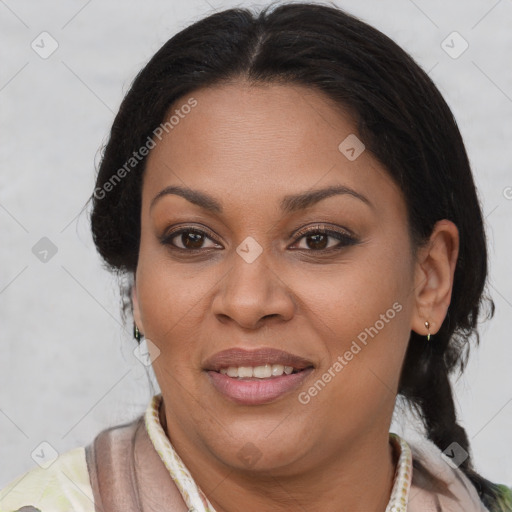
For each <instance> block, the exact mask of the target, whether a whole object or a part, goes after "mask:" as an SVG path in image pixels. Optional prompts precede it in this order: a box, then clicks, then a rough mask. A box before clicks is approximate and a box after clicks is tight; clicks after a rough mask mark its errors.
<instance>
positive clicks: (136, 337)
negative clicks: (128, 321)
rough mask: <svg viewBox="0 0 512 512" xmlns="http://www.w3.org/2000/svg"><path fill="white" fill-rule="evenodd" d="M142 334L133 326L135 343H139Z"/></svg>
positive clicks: (135, 325)
mask: <svg viewBox="0 0 512 512" xmlns="http://www.w3.org/2000/svg"><path fill="white" fill-rule="evenodd" d="M141 336H142V334H141V332H140V331H139V328H138V327H137V324H133V337H134V338H135V339H136V340H137V342H139V343H140V338H141Z"/></svg>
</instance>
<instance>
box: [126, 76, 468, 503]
mask: <svg viewBox="0 0 512 512" xmlns="http://www.w3.org/2000/svg"><path fill="white" fill-rule="evenodd" d="M191 96H193V97H194V98H195V99H196V100H197V102H198V104H197V106H196V107H195V108H194V109H193V110H192V111H191V113H190V114H188V115H187V116H186V117H184V119H182V120H180V123H179V124H178V125H176V126H175V127H174V129H173V130H172V131H170V132H169V134H167V135H165V136H164V137H163V139H162V140H161V141H159V142H158V143H157V145H156V147H155V148H154V149H152V150H151V152H150V155H149V157H148V161H147V166H146V170H145V176H144V182H143V190H142V210H141V243H140V253H139V262H138V267H137V270H136V275H135V278H136V279H135V286H134V288H133V295H132V298H133V306H134V319H135V322H136V324H137V325H138V327H139V329H140V330H141V332H143V333H144V335H145V336H146V337H147V338H148V339H149V340H151V341H152V342H153V343H154V344H155V345H156V347H158V350H159V351H160V353H159V355H158V357H156V359H155V360H154V361H153V368H154V371H155V374H156V377H157V380H158V383H159V385H160V388H161V390H162V395H163V398H164V404H165V407H164V408H163V409H162V411H161V419H162V422H163V423H164V424H165V428H166V432H167V434H168V436H169V438H170V439H171V441H172V443H173V446H174V447H175V449H176V451H177V452H178V454H179V455H180V456H181V458H182V459H183V461H184V463H185V464H186V466H187V467H188V468H189V470H190V472H191V474H192V475H193V477H194V479H195V481H196V483H197V484H198V486H199V487H200V488H201V489H202V490H203V491H204V493H205V494H206V496H207V497H208V498H209V500H210V501H211V502H212V504H213V505H214V507H215V508H216V510H217V511H218V512H235V511H236V512H238V511H239V510H240V509H241V504H243V510H245V511H248V512H252V511H254V512H256V511H258V512H259V511H261V510H266V511H270V512H273V511H276V512H277V511H288V510H301V511H308V512H309V511H313V510H315V511H318V510H322V511H324V512H330V511H332V512H334V511H336V512H339V511H340V510H346V511H366V512H368V511H375V512H382V511H383V510H384V509H385V507H386V505H387V503H388V501H389V497H390V492H391V489H392V484H393V477H394V471H395V467H396V460H395V458H394V453H393V450H392V448H391V445H390V444H389V439H388V432H389V429H390V423H391V416H392V412H393V408H394V403H395V398H396V394H397V389H398V382H399V376H400V369H401V366H402V363H403V360H404V355H405V351H406V348H407V344H408V340H409V336H410V331H411V330H414V331H416V332H418V333H420V334H424V335H426V334H427V329H426V327H425V325H424V324H425V321H426V320H428V321H429V322H430V333H431V334H432V335H434V334H435V333H436V332H437V330H438V329H439V326H440V325H441V323H442V321H443V319H444V318H445V316H446V312H447V309H448V305H449V303H450V298H451V292H452V284H453V273H454V269H455V263H456V259H457V254H458V243H459V242H458V231H457V228H456V226H455V225H454V224H453V223H452V222H450V221H447V220H442V221H440V222H438V223H437V224H436V226H435V228H434V230H433V233H432V235H431V237H430V240H429V241H428V243H427V244H426V245H425V246H424V247H422V248H420V249H419V250H418V251H417V253H416V255H415V254H414V252H413V250H412V249H413V248H412V246H411V240H410V238H409V232H408V227H407V216H406V207H405V202H404V199H403V196H402V193H401V191H400V189H399V188H398V187H397V185H395V183H394V182H393V181H392V179H391V178H390V177H389V175H388V174H387V172H386V170H385V168H384V167H383V166H382V165H381V164H380V163H379V162H378V161H377V160H376V159H374V158H373V156H372V155H371V154H370V152H369V151H368V150H366V151H363V153H362V154H361V155H360V156H359V157H358V158H357V159H355V160H354V161H350V160H349V159H348V158H346V156H345V155H344V154H342V153H341V152H340V151H339V150H338V145H339V144H340V142H341V141H342V140H344V139H345V137H347V136H348V135H349V134H352V133H356V128H355V124H354V122H353V119H351V118H350V116H349V115H348V114H344V113H343V111H341V110H340V109H339V108H337V107H336V106H335V105H334V104H333V103H331V102H330V100H329V99H328V98H327V97H325V96H323V95H322V94H321V93H319V92H316V91H314V90H311V89H308V88H306V87H303V86H295V85H282V84H280V85H264V86H262V85H258V86H254V85H249V84H247V83H245V82H234V83H229V84H223V85H220V86H215V87H211V88H205V89H201V90H197V91H195V92H194V94H191ZM186 100H187V98H185V99H183V100H180V101H178V102H177V103H176V105H174V108H179V105H181V104H184V103H185V102H186ZM170 185H181V186H186V187H189V188H192V189H197V190H200V191H203V192H207V193H208V194H210V195H212V196H214V197H215V198H216V199H217V201H219V202H220V203H221V204H222V207H223V213H216V214H215V213H212V212H209V211H206V210H204V209H202V208H200V207H199V206H197V205H194V204H192V203H191V202H189V201H187V200H186V199H185V198H183V197H180V196H177V195H165V196H162V197H161V198H160V199H158V200H157V201H156V202H155V203H154V205H153V207H152V208H151V207H150V205H151V202H152V200H153V199H154V198H155V196H156V195H157V194H158V193H159V192H160V191H161V190H163V189H164V188H166V187H168V186H170ZM328 185H344V186H347V187H350V188H352V189H354V190H355V191H357V192H358V193H360V194H363V195H364V196H365V197H366V198H367V199H368V200H369V201H370V202H371V206H369V205H367V204H366V203H365V202H363V201H361V200H360V199H358V198H356V197H354V196H352V195H348V194H344V195H334V196H331V197H329V198H327V199H323V200H322V201H320V202H318V203H316V204H314V205H313V206H311V207H310V208H308V209H306V210H302V211H298V212H295V213H292V214H286V215H285V214H283V213H282V212H281V211H280V207H279V204H280V201H281V199H282V197H283V196H285V195H288V194H295V193H299V192H305V191H308V190H310V189H313V188H314V189H316V188H323V187H325V186H328ZM317 223H325V224H326V226H325V227H326V228H327V229H333V230H338V231H341V232H344V230H346V229H348V230H350V231H351V232H352V233H353V234H354V235H355V236H356V238H357V242H358V243H356V244H354V245H341V248H340V250H338V251H331V252H330V253H328V251H326V250H324V251H322V250H319V249H318V247H319V248H320V249H322V248H324V247H335V246H339V245H340V242H339V240H337V239H336V238H333V237H331V236H329V238H327V239H322V238H321V237H320V240H315V238H314V237H313V238H312V235H311V234H310V235H308V236H303V235H302V236H301V237H297V236H296V235H295V233H297V231H298V230H299V229H300V228H304V227H306V228H309V227H310V228H313V229H314V227H315V224H317ZM176 226H179V227H185V226H192V227H196V228H199V229H202V230H203V231H204V228H206V229H207V230H209V231H210V232H211V235H214V237H213V236H210V233H207V234H206V235H205V237H204V238H203V239H202V243H201V242H196V244H195V245H192V247H198V248H199V249H200V251H199V252H200V254H199V255H195V256H192V255H191V253H190V252H185V251H187V250H188V251H190V249H186V248H185V249H183V250H182V251H181V252H179V250H173V249H172V248H171V247H172V246H170V245H165V244H162V243H161V241H160V239H159V237H162V236H163V235H164V234H166V233H169V231H170V228H172V227H176ZM248 236H251V237H252V238H254V239H255V240H256V241H257V242H258V243H259V245H260V246H261V248H262V250H263V252H262V253H261V255H260V256H259V257H258V258H257V259H256V260H255V261H254V262H252V263H247V262H246V261H245V260H244V259H243V258H241V257H240V256H239V255H238V253H237V252H236V248H237V247H238V246H239V245H240V244H241V243H242V241H244V239H245V238H246V237H248ZM189 238H190V237H189ZM184 240H185V242H186V241H187V236H186V235H185V236H182V235H177V236H175V237H174V239H173V240H172V241H173V243H174V244H175V245H176V246H177V247H182V248H183V247H184V243H185V242H184ZM315 242H316V245H315ZM169 243H170V242H169ZM322 243H325V245H321V244H322ZM297 249H299V250H297ZM201 251H202V252H201ZM394 303H399V304H400V305H401V306H402V309H401V311H400V312H398V313H396V315H395V316H394V318H393V319H392V320H389V321H388V322H387V323H385V326H384V328H381V329H380V330H379V332H378V334H377V335H374V337H373V338H371V337H369V338H368V343H367V345H366V346H363V348H362V350H361V351H360V352H358V353H357V355H355V356H354V357H353V359H352V360H351V361H349V362H347V364H346V365H345V366H344V367H343V369H342V370H341V371H340V372H338V373H337V374H336V376H335V377H334V378H332V380H331V381H330V382H329V383H328V384H327V385H326V386H325V387H324V388H323V389H322V390H321V391H320V392H319V393H318V394H317V395H316V396H314V397H312V398H311V400H310V402H309V403H307V404H303V403H301V402H300V401H299V400H298V394H299V392H301V391H307V390H308V389H309V388H310V387H311V386H312V385H313V384H314V382H316V381H317V380H318V379H319V378H321V376H322V375H323V374H324V373H326V372H328V370H329V368H330V367H332V365H333V363H334V362H335V361H336V360H337V358H338V356H343V355H344V354H345V352H346V351H347V350H348V349H349V348H350V346H351V343H352V342H353V340H356V339H357V336H358V334H360V333H361V332H362V331H364V330H365V328H367V327H369V326H374V325H375V323H376V321H377V320H379V318H381V316H380V315H381V314H385V313H386V311H387V310H389V309H390V308H392V305H393V304H394ZM425 343H426V338H425ZM232 347H243V348H248V349H253V348H261V347H274V348H278V349H282V350H285V351H288V352H292V353H294V354H297V355H299V356H301V357H304V358H306V359H309V360H311V361H312V362H313V364H314V366H315V369H314V371H313V373H312V374H311V375H310V376H309V377H308V379H307V380H306V381H305V383H304V384H303V385H302V386H301V388H300V389H298V390H295V391H293V392H291V393H288V394H286V395H284V396H282V397H280V398H279V399H278V400H276V401H274V402H272V403H268V404H264V405H258V406H247V405H238V404H236V403H234V402H232V401H230V400H229V399H227V398H226V397H224V396H222V395H220V394H219V393H218V392H217V391H216V390H215V389H214V388H213V386H212V385H211V383H210V380H209V378H208V375H207V374H206V373H205V372H204V371H203V370H202V367H203V363H204V361H205V360H206V359H207V358H208V357H210V356H212V355H213V354H215V353H216V352H218V351H221V350H224V349H228V348H232ZM155 354H156V351H155ZM248 442H250V443H252V445H253V446H254V447H255V448H253V449H254V450H256V451H257V453H258V454H259V459H258V460H257V461H256V463H255V464H254V465H252V466H249V465H248V464H247V463H246V462H244V460H242V459H241V458H239V453H240V450H243V447H244V446H246V444H247V443H248ZM245 449H247V447H246V448H245ZM242 453H243V451H242ZM369 489H371V492H368V490H369Z"/></svg>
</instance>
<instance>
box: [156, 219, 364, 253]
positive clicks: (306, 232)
mask: <svg viewBox="0 0 512 512" xmlns="http://www.w3.org/2000/svg"><path fill="white" fill-rule="evenodd" d="M183 233H194V234H197V235H205V236H206V237H207V238H210V239H211V240H212V241H214V242H215V243H218V242H216V241H215V238H214V236H213V234H212V233H211V232H209V231H207V230H202V229H198V228H195V227H192V226H189V227H182V228H180V229H177V230H175V231H172V232H171V233H169V234H166V235H164V236H163V237H161V239H160V242H161V243H162V244H163V245H167V246H169V247H170V248H171V249H172V250H176V251H180V252H187V253H192V254H197V253H199V252H202V251H205V250H208V249H214V248H212V247H210V248H208V249H183V248H182V247H177V246H176V245H174V244H173V243H172V240H173V239H174V238H176V237H177V236H178V235H181V234H183ZM316 234H321V235H327V236H329V237H332V238H336V239H337V240H338V241H339V244H338V245H336V246H334V247H329V248H327V249H318V250H317V249H294V250H298V251H305V252H315V253H329V252H332V251H339V250H342V249H343V248H345V247H347V246H351V245H356V244H357V243H358V242H359V241H358V240H357V238H355V237H354V236H352V235H350V234H348V233H344V232H342V231H335V230H331V229H326V228H325V227H324V225H322V224H318V225H316V226H313V227H310V228H307V229H302V230H300V231H299V232H298V233H297V234H296V238H295V241H294V242H293V244H296V243H297V242H298V241H300V240H301V239H302V238H306V237H307V236H311V235H316Z"/></svg>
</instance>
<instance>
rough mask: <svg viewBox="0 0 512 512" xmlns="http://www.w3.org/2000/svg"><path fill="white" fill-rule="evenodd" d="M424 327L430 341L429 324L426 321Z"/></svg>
mask: <svg viewBox="0 0 512 512" xmlns="http://www.w3.org/2000/svg"><path fill="white" fill-rule="evenodd" d="M425 327H426V328H427V330H428V334H427V341H430V330H429V327H430V324H429V323H428V322H425Z"/></svg>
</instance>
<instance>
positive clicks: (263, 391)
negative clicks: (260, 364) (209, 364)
mask: <svg viewBox="0 0 512 512" xmlns="http://www.w3.org/2000/svg"><path fill="white" fill-rule="evenodd" d="M312 371H313V368H307V369H306V370H302V371H301V372H298V373H291V374H290V375H286V374H283V375H281V376H279V377H269V378H268V379H256V378H252V379H246V380H245V379H237V378H233V377H228V376H227V375H224V374H222V373H219V372H214V371H208V372H207V373H208V375H209V376H210V379H211V382H212V384H213V386H214V387H215V389H216V390H217V391H218V392H219V393H221V394H222V395H224V396H226V397H228V398H230V399H231V400H233V401H234V402H236V403H238V404H242V405H259V404H266V403H268V402H272V401H273V400H276V399H277V398H279V397H281V396H282V395H284V394H285V393H289V392H290V391H292V390H294V389H296V388H297V387H299V386H300V385H301V384H302V382H303V381H304V380H305V379H306V377H307V376H308V375H309V374H310V373H311V372H312Z"/></svg>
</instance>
